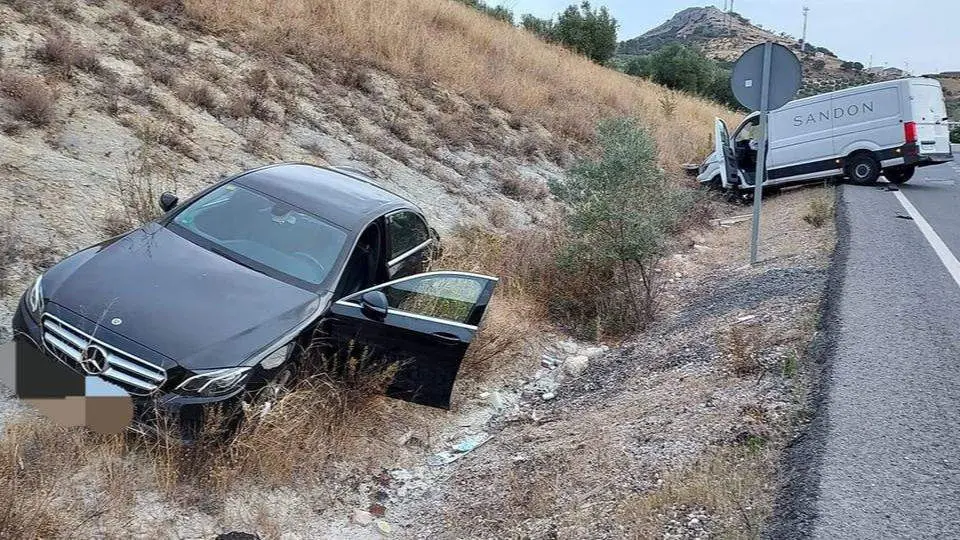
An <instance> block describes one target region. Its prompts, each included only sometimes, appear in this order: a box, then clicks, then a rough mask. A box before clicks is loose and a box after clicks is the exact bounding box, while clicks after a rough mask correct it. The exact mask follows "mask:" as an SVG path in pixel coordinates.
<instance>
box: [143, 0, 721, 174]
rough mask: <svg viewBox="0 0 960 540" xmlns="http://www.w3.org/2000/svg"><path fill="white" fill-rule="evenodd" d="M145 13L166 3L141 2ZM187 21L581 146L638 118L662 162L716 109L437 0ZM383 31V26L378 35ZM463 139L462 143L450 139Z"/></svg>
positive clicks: (201, 12) (215, 9) (682, 154)
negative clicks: (465, 104)
mask: <svg viewBox="0 0 960 540" xmlns="http://www.w3.org/2000/svg"><path fill="white" fill-rule="evenodd" d="M135 4H137V5H139V6H140V7H141V8H142V9H150V8H153V7H156V6H157V5H158V4H159V5H160V6H161V8H162V9H165V10H167V11H168V12H171V11H177V10H173V9H170V8H169V6H167V4H170V2H158V0H136V1H135ZM182 5H183V14H184V16H185V17H187V18H188V19H189V20H190V21H191V22H193V23H196V24H198V25H199V26H200V27H202V28H204V29H206V30H208V31H211V32H213V33H216V34H220V35H228V36H231V37H232V38H234V39H237V40H238V41H240V42H241V43H244V44H245V45H247V46H250V47H252V48H254V49H257V50H263V51H267V52H271V53H272V54H274V56H279V55H282V54H290V55H292V56H294V57H295V58H298V59H300V60H302V61H304V62H305V63H307V64H308V65H312V66H315V67H316V68H317V69H324V68H325V67H326V65H327V61H328V59H329V58H341V59H344V60H347V62H348V65H350V66H355V67H351V68H349V69H347V70H346V71H345V72H344V73H343V74H342V77H341V79H342V82H343V83H344V84H346V85H348V86H352V87H354V88H358V89H360V90H362V91H365V92H371V91H373V90H374V89H373V88H372V87H371V85H370V82H369V78H370V75H369V73H368V72H367V70H366V68H365V67H363V66H364V65H372V66H377V67H380V68H382V69H385V70H387V71H389V72H391V73H393V74H395V75H399V76H401V77H404V78H408V79H410V80H414V81H424V82H426V81H437V82H439V83H441V84H442V85H444V86H446V87H447V88H450V89H453V90H456V91H459V92H462V93H464V94H466V95H467V96H469V97H472V98H474V99H477V100H482V101H484V102H488V103H491V104H493V105H496V106H498V107H500V108H503V109H505V110H507V111H510V112H512V113H515V114H518V115H524V116H530V117H532V118H535V119H536V120H538V121H540V122H541V123H543V124H544V125H546V126H547V127H548V128H550V129H551V130H552V131H554V132H555V133H559V134H562V135H564V136H567V137H571V138H574V139H577V140H580V141H589V140H591V139H592V137H593V133H594V127H595V126H596V123H597V121H598V120H599V119H600V118H602V117H606V116H612V115H635V116H638V117H639V118H640V119H641V121H643V123H644V124H645V125H647V126H648V127H649V128H650V129H651V130H652V131H653V133H654V134H655V136H656V138H657V140H658V141H659V142H660V143H661V144H660V158H661V161H662V162H663V164H664V166H665V167H667V168H669V169H674V168H676V167H677V166H679V164H681V163H683V162H687V161H691V160H694V159H695V158H699V157H700V156H701V155H702V154H703V153H704V152H705V151H706V150H707V146H708V145H709V141H710V130H711V126H712V120H713V117H714V116H716V115H718V114H719V115H721V116H722V115H728V114H730V113H729V111H724V110H723V109H721V108H719V107H718V106H716V105H714V104H711V103H708V102H706V101H702V100H699V99H695V98H691V97H688V96H682V95H677V96H675V97H671V99H672V100H674V103H675V107H674V110H673V115H672V117H671V118H666V117H665V115H664V114H663V112H662V111H660V110H658V107H657V100H658V98H659V97H660V96H661V95H662V90H661V89H660V87H658V86H656V85H654V84H652V83H649V82H646V81H638V80H637V79H635V78H631V77H628V76H626V75H623V74H620V73H617V72H615V71H613V70H610V69H606V68H603V67H601V66H597V65H595V64H593V63H591V62H590V61H589V60H587V59H585V58H583V57H580V56H577V55H575V54H572V53H570V52H569V51H567V50H565V49H563V48H561V47H559V46H553V45H548V44H545V43H544V42H542V41H540V40H539V39H537V38H536V37H535V36H533V35H532V34H529V33H527V32H525V31H523V30H519V29H517V28H513V27H511V26H509V25H506V24H503V23H500V22H497V21H495V20H493V19H491V18H489V17H487V16H485V15H483V14H481V13H479V12H477V11H476V10H473V9H470V8H468V7H466V6H463V5H461V4H460V3H458V2H448V1H441V0H359V1H355V0H331V1H329V2H322V3H317V2H312V1H307V0H280V1H277V2H266V1H264V0H238V1H235V2H230V3H229V4H224V3H222V2H218V1H215V0H185V1H184V2H183V3H182ZM371 28H376V31H371ZM453 140H457V139H453Z"/></svg>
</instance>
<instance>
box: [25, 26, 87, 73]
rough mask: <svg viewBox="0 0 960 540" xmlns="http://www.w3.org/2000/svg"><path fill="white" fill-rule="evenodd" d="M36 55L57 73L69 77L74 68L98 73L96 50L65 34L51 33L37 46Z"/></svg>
mask: <svg viewBox="0 0 960 540" xmlns="http://www.w3.org/2000/svg"><path fill="white" fill-rule="evenodd" d="M36 57H37V59H38V60H40V61H42V62H46V63H47V64H50V65H51V66H53V67H54V70H55V72H56V73H57V74H59V75H61V76H63V77H66V78H69V77H72V76H73V74H74V70H75V69H80V70H83V71H87V72H90V73H99V72H100V70H101V66H100V60H99V59H98V58H97V54H96V52H94V51H93V50H92V49H90V48H89V47H87V46H85V45H84V44H83V43H80V42H79V41H77V40H75V39H73V38H72V37H70V36H69V35H67V34H62V33H53V34H51V35H49V36H47V38H46V39H45V40H44V42H43V44H42V45H41V46H40V47H39V48H37V51H36Z"/></svg>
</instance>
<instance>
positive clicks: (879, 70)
mask: <svg viewBox="0 0 960 540" xmlns="http://www.w3.org/2000/svg"><path fill="white" fill-rule="evenodd" d="M864 72H866V73H872V74H874V75H876V76H877V77H882V78H885V79H899V78H900V77H903V76H905V75H906V74H907V72H906V71H903V70H902V69H899V68H895V67H887V68H885V67H880V66H875V67H871V68H867V69H865V70H864Z"/></svg>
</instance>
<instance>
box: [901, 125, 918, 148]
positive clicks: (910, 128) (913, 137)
mask: <svg viewBox="0 0 960 540" xmlns="http://www.w3.org/2000/svg"><path fill="white" fill-rule="evenodd" d="M903 137H904V138H905V139H906V140H907V144H910V143H916V142H917V124H916V123H915V122H906V123H904V124H903Z"/></svg>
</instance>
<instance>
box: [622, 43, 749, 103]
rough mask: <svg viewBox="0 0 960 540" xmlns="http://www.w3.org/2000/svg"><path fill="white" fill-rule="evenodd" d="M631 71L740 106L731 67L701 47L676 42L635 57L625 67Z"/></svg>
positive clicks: (665, 84)
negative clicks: (715, 58) (710, 57)
mask: <svg viewBox="0 0 960 540" xmlns="http://www.w3.org/2000/svg"><path fill="white" fill-rule="evenodd" d="M623 70H624V71H625V72H626V73H627V74H628V75H633V76H635V77H642V78H645V79H650V80H652V81H653V82H655V83H658V84H662V85H664V86H666V87H668V88H672V89H674V90H681V91H684V92H689V93H691V94H697V95H701V96H704V97H706V98H708V99H712V100H714V101H717V102H719V103H722V104H724V105H727V106H728V107H733V108H739V107H740V105H739V103H737V101H736V98H734V96H733V90H732V89H731V88H730V71H728V70H727V69H724V68H723V67H721V66H720V65H719V64H718V63H717V62H715V61H713V60H711V59H709V58H707V57H705V56H703V54H701V53H700V51H698V50H696V49H694V48H691V47H687V46H685V45H681V44H679V43H673V44H670V45H667V46H666V47H664V48H662V49H660V50H659V51H657V52H656V53H654V54H652V55H650V56H637V57H634V58H632V59H631V60H630V61H629V62H627V63H626V65H625V66H624V67H623Z"/></svg>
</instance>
